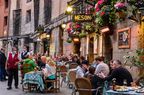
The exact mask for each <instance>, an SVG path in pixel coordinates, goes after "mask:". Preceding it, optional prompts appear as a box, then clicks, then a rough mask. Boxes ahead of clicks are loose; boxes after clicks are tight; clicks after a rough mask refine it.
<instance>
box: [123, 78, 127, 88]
mask: <svg viewBox="0 0 144 95" xmlns="http://www.w3.org/2000/svg"><path fill="white" fill-rule="evenodd" d="M123 86H124V87H126V86H127V80H126V79H125V80H123Z"/></svg>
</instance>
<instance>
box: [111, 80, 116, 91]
mask: <svg viewBox="0 0 144 95" xmlns="http://www.w3.org/2000/svg"><path fill="white" fill-rule="evenodd" d="M112 89H113V90H114V91H115V90H116V78H113V79H112Z"/></svg>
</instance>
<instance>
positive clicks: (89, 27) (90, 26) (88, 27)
mask: <svg viewBox="0 0 144 95" xmlns="http://www.w3.org/2000/svg"><path fill="white" fill-rule="evenodd" d="M84 30H85V31H87V32H94V31H95V29H94V25H93V24H92V23H86V24H85V25H84Z"/></svg>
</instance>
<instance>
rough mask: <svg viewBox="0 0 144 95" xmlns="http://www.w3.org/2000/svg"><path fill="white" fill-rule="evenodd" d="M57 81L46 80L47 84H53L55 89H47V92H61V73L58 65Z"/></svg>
mask: <svg viewBox="0 0 144 95" xmlns="http://www.w3.org/2000/svg"><path fill="white" fill-rule="evenodd" d="M55 76H56V77H55V79H54V80H44V82H45V84H47V83H52V84H53V86H54V87H53V88H52V89H49V88H47V86H46V88H45V91H46V92H59V91H60V71H59V67H58V66H57V65H56V73H55Z"/></svg>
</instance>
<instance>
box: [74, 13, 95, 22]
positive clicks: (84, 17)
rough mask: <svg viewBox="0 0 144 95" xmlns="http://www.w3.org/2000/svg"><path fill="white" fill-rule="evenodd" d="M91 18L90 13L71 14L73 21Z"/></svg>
mask: <svg viewBox="0 0 144 95" xmlns="http://www.w3.org/2000/svg"><path fill="white" fill-rule="evenodd" d="M92 20H93V17H92V15H88V14H77V15H74V16H73V21H74V22H90V21H92Z"/></svg>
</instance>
